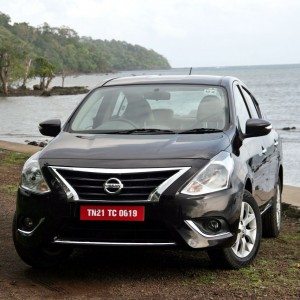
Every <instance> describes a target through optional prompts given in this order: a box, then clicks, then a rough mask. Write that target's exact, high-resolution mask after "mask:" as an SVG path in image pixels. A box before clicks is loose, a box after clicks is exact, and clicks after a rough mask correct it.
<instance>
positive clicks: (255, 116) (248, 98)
mask: <svg viewBox="0 0 300 300" xmlns="http://www.w3.org/2000/svg"><path fill="white" fill-rule="evenodd" d="M242 89H243V95H244V97H245V99H246V102H247V106H248V107H249V110H250V113H251V117H252V118H253V119H258V118H259V116H258V113H257V109H256V107H255V105H254V103H253V99H252V97H251V96H250V94H249V92H248V91H247V90H246V89H244V88H242Z"/></svg>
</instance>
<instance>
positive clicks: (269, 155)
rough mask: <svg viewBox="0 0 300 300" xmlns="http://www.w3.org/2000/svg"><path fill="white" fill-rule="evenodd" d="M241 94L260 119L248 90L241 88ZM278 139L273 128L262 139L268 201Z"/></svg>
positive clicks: (274, 178) (275, 172) (275, 169)
mask: <svg viewBox="0 0 300 300" xmlns="http://www.w3.org/2000/svg"><path fill="white" fill-rule="evenodd" d="M242 89H243V94H244V96H245V99H246V102H247V104H248V106H249V109H250V112H251V113H252V111H253V114H254V115H255V114H256V115H257V116H258V117H259V118H262V113H261V111H260V108H259V105H258V103H257V101H256V99H255V97H254V96H253V94H251V92H250V91H249V90H247V89H246V88H245V87H242ZM278 139H279V137H278V134H277V132H276V130H275V129H274V128H272V130H271V132H270V133H269V134H268V135H266V136H263V137H262V144H263V147H264V151H265V155H266V161H267V163H266V167H267V168H268V182H267V185H268V194H267V198H268V200H269V199H270V198H271V197H273V195H274V193H275V188H276V184H277V181H278V166H279V154H280V152H279V149H278V146H279V141H278Z"/></svg>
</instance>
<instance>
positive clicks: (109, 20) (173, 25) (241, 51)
mask: <svg viewBox="0 0 300 300" xmlns="http://www.w3.org/2000/svg"><path fill="white" fill-rule="evenodd" d="M0 11H2V12H4V13H6V14H9V15H10V16H11V18H12V21H13V22H24V21H25V22H28V23H30V24H32V25H34V26H36V25H40V24H42V23H43V22H48V23H49V24H50V25H52V26H61V25H67V26H69V27H71V28H73V29H75V30H76V31H77V32H78V33H79V34H80V35H85V36H91V37H93V38H100V39H118V40H125V41H127V42H130V43H134V44H140V45H142V46H145V47H147V48H152V49H154V50H156V51H158V52H159V53H161V54H163V55H164V56H166V57H167V58H168V59H169V61H170V63H171V65H172V66H173V67H186V66H194V67H197V66H199V67H201V66H230V65H257V64H284V63H300V0H213V1H212V0H0Z"/></svg>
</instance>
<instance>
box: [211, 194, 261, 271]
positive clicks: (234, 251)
mask: <svg viewBox="0 0 300 300" xmlns="http://www.w3.org/2000/svg"><path fill="white" fill-rule="evenodd" d="M247 211H248V213H247ZM242 212H243V213H242ZM246 215H247V218H246ZM247 219H248V220H247ZM249 219H250V221H249ZM245 220H246V221H249V222H248V223H246V225H245V226H244V225H243V224H245V222H244V223H243V224H242V221H245ZM261 236H262V223H261V215H260V211H259V207H258V205H257V203H256V201H255V200H254V198H253V196H252V195H251V193H249V192H248V191H245V192H244V195H243V201H242V207H241V214H240V221H239V233H238V236H237V239H236V241H235V243H234V244H233V245H232V246H231V247H224V248H219V247H215V248H210V249H208V250H207V253H208V256H209V258H210V260H211V262H212V263H213V264H214V265H215V266H217V267H221V268H228V269H240V268H243V267H246V266H248V265H249V264H251V263H252V261H253V260H254V259H255V257H256V255H257V253H258V250H259V246H260V241H261ZM251 240H252V241H253V242H251Z"/></svg>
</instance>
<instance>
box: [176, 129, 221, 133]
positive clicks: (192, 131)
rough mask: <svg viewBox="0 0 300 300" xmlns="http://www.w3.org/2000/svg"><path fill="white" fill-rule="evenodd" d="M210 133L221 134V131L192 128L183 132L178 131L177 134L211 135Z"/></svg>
mask: <svg viewBox="0 0 300 300" xmlns="http://www.w3.org/2000/svg"><path fill="white" fill-rule="evenodd" d="M212 132H223V130H220V129H216V128H193V129H188V130H184V131H179V132H178V133H212Z"/></svg>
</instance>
